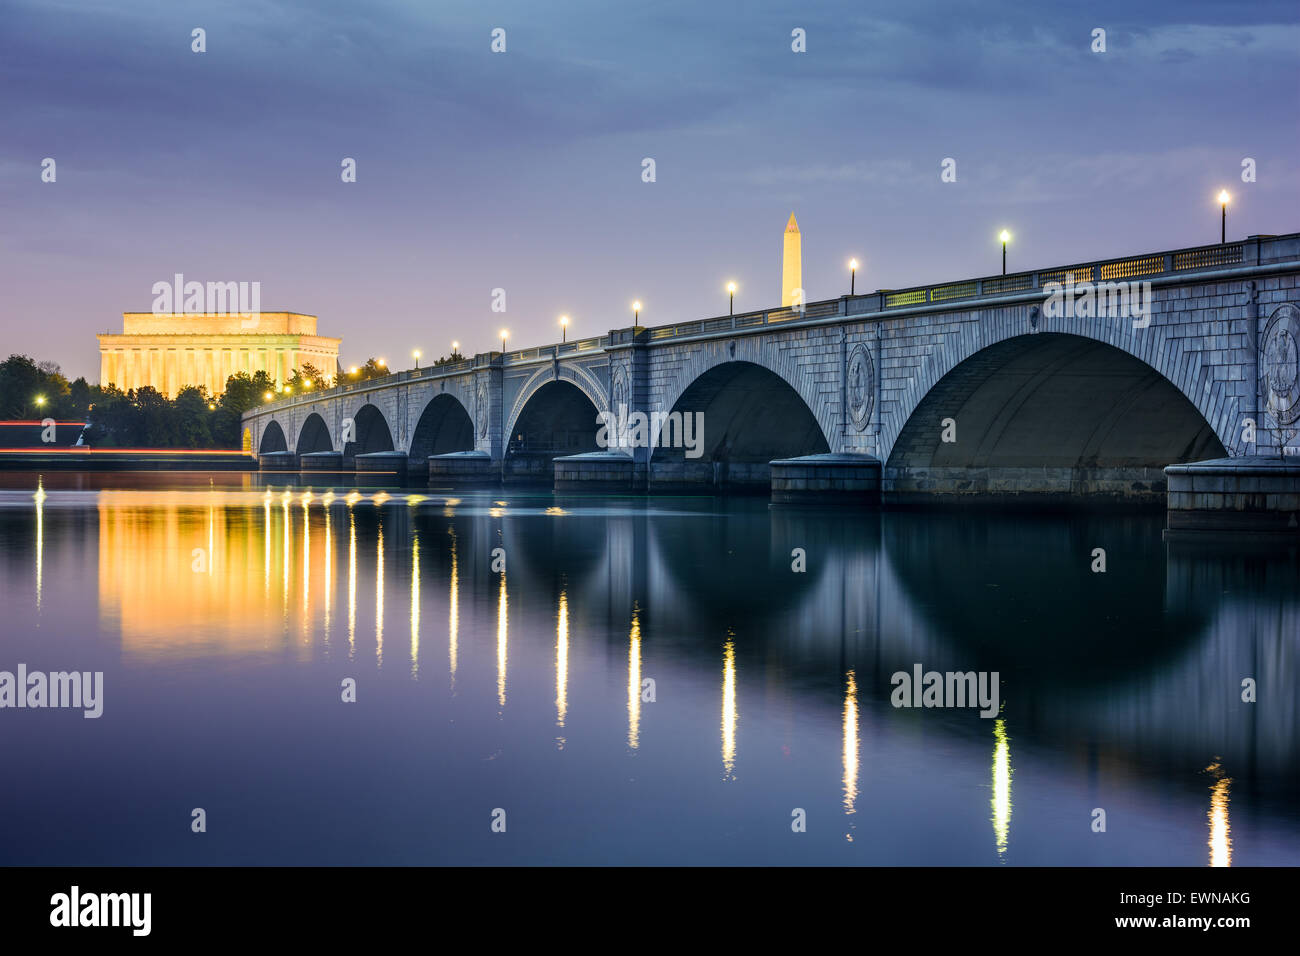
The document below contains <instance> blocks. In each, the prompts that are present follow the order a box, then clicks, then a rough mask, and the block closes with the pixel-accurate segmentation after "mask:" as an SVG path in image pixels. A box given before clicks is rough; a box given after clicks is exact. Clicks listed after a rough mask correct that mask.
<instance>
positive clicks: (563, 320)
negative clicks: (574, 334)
mask: <svg viewBox="0 0 1300 956" xmlns="http://www.w3.org/2000/svg"><path fill="white" fill-rule="evenodd" d="M568 340H569V317H568V316H567V315H562V316H560V341H561V342H567V341H568Z"/></svg>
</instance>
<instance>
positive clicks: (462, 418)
mask: <svg viewBox="0 0 1300 956" xmlns="http://www.w3.org/2000/svg"><path fill="white" fill-rule="evenodd" d="M473 449H474V421H473V419H472V418H471V417H470V414H469V411H468V410H467V409H466V408H465V406H464V405H463V404H462V403H461V402H460V400H459V399H457V398H456V397H455V396H453V395H451V394H449V393H447V392H440V393H439V394H437V395H435V396H434V397H433V398H432V399H431V400H430V401H429V403H428V404H427V405H425V406H424V410H423V411H422V412H421V413H420V417H419V419H418V420H417V421H416V423H415V429H414V430H413V431H412V432H411V448H410V456H411V460H412V461H415V462H422V461H423V459H425V458H428V457H429V456H430V455H444V454H447V453H449V452H454V451H472V450H473Z"/></svg>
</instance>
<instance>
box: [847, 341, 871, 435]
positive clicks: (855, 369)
mask: <svg viewBox="0 0 1300 956" xmlns="http://www.w3.org/2000/svg"><path fill="white" fill-rule="evenodd" d="M874 378H875V368H874V367H873V366H872V364H871V356H870V355H869V354H868V353H867V347H866V346H865V345H862V344H860V343H859V344H858V345H855V346H854V347H853V351H852V352H850V353H849V365H848V370H847V375H846V378H845V386H846V387H845V393H846V395H847V398H848V404H849V419H850V421H852V422H853V427H854V428H856V429H857V430H858V431H862V429H864V428H866V427H867V422H868V421H870V420H871V405H872V401H873V399H874V398H875V382H874V381H873V380H874Z"/></svg>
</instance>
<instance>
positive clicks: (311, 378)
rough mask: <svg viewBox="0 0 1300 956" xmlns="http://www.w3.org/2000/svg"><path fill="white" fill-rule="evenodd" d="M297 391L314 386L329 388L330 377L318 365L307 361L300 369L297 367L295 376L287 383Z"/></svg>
mask: <svg viewBox="0 0 1300 956" xmlns="http://www.w3.org/2000/svg"><path fill="white" fill-rule="evenodd" d="M285 384H286V385H288V386H289V387H290V388H292V389H293V390H294V391H295V392H301V391H304V390H306V389H312V388H329V387H330V379H329V376H328V375H326V374H325V373H324V372H322V371H320V370H319V369H318V368H316V366H314V365H312V364H311V363H310V362H307V363H305V364H304V365H303V367H302V368H300V369H295V370H294V373H293V376H292V377H291V378H290V379H289V381H288V382H286V383H285Z"/></svg>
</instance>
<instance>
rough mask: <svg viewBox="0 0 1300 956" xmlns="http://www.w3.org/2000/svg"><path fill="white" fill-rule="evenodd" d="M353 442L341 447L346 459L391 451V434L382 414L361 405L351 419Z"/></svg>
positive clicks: (375, 409) (373, 408)
mask: <svg viewBox="0 0 1300 956" xmlns="http://www.w3.org/2000/svg"><path fill="white" fill-rule="evenodd" d="M352 430H353V436H354V438H353V440H352V441H350V442H348V443H346V444H345V445H344V446H343V454H344V455H345V456H346V457H349V458H350V457H353V456H355V455H369V454H373V453H374V452H379V451H393V433H392V432H390V431H389V430H388V422H386V421H384V416H383V413H382V412H380V411H379V409H377V408H375V406H374V405H363V406H361V410H360V411H359V412H357V414H356V417H355V418H353V419H352Z"/></svg>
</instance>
